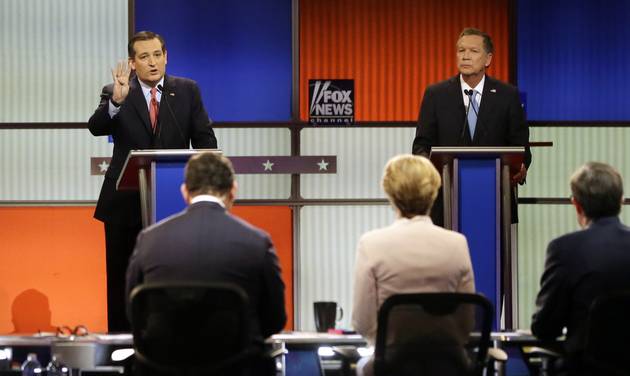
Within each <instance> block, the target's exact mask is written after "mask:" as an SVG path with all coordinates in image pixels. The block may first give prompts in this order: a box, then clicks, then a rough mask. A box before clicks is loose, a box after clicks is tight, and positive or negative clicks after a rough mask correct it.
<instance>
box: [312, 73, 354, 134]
mask: <svg viewBox="0 0 630 376" xmlns="http://www.w3.org/2000/svg"><path fill="white" fill-rule="evenodd" d="M308 101H309V103H310V107H309V112H308V114H309V122H310V123H311V124H353V123H354V80H309V81H308Z"/></svg>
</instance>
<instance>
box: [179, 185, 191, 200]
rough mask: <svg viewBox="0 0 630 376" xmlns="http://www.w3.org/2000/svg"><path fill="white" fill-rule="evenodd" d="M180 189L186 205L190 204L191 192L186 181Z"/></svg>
mask: <svg viewBox="0 0 630 376" xmlns="http://www.w3.org/2000/svg"><path fill="white" fill-rule="evenodd" d="M179 191H180V192H181V193H182V198H183V199H184V202H185V203H186V205H190V194H188V189H186V183H182V185H180V186H179Z"/></svg>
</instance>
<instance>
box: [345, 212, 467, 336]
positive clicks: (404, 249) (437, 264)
mask: <svg viewBox="0 0 630 376" xmlns="http://www.w3.org/2000/svg"><path fill="white" fill-rule="evenodd" d="M474 291H475V282H474V276H473V270H472V264H471V262H470V254H469V252H468V243H467V241H466V238H465V237H464V236H463V235H462V234H460V233H457V232H454V231H450V230H445V229H443V228H441V227H438V226H436V225H434V224H433V222H431V218H429V217H428V216H416V217H413V218H411V219H407V218H400V219H397V220H396V221H395V222H394V223H393V224H391V225H390V226H388V227H385V228H381V229H377V230H373V231H370V232H368V233H366V234H364V235H363V236H362V237H361V239H360V240H359V244H358V247H357V254H356V263H355V271H354V292H353V294H354V297H353V307H352V325H353V326H354V329H355V330H356V331H357V332H358V333H360V334H361V335H363V337H364V338H365V339H366V340H367V341H368V343H369V344H370V345H373V344H374V340H375V337H376V325H377V313H378V309H379V307H380V306H381V304H383V302H384V301H385V299H387V298H388V297H389V296H391V295H394V294H403V293H418V292H466V293H473V292H474Z"/></svg>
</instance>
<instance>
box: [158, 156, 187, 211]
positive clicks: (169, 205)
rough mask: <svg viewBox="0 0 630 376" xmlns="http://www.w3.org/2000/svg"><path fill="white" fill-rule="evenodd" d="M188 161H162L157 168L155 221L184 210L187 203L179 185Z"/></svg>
mask: <svg viewBox="0 0 630 376" xmlns="http://www.w3.org/2000/svg"><path fill="white" fill-rule="evenodd" d="M185 165H186V162H160V163H158V164H157V166H156V168H155V192H153V193H154V194H155V222H159V221H160V220H162V219H164V218H166V217H168V216H170V215H172V214H175V213H177V212H179V211H182V210H183V209H184V208H185V207H186V203H185V202H184V199H183V198H182V194H181V193H180V191H179V187H180V186H181V184H182V182H183V181H184V166H185Z"/></svg>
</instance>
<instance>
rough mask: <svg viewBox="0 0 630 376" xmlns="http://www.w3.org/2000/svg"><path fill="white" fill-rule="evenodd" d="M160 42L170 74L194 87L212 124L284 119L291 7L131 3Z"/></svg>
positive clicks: (139, 22) (280, 0) (275, 3)
mask: <svg viewBox="0 0 630 376" xmlns="http://www.w3.org/2000/svg"><path fill="white" fill-rule="evenodd" d="M135 23H136V31H141V30H152V31H155V32H157V33H159V34H161V35H163V36H164V38H166V43H167V44H166V48H167V50H168V65H167V67H166V71H167V72H168V73H169V74H174V75H182V76H186V77H189V78H192V79H194V80H196V81H197V82H198V83H199V86H200V87H201V94H202V96H203V102H204V104H205V106H206V110H208V114H209V115H210V117H211V118H212V119H213V120H215V121H288V120H290V119H291V76H292V73H291V69H292V68H291V67H292V65H291V0H265V1H260V0H239V1H230V0H213V1H207V0H186V1H185V2H181V1H173V0H136V1H135Z"/></svg>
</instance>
